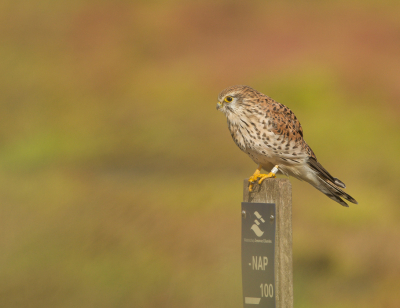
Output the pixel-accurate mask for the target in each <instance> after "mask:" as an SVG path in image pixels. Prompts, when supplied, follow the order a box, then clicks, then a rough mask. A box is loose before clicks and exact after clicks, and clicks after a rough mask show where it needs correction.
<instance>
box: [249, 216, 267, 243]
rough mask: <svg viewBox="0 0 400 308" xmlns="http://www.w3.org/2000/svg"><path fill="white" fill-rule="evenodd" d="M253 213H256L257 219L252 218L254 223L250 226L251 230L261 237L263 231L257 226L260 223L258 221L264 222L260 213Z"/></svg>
mask: <svg viewBox="0 0 400 308" xmlns="http://www.w3.org/2000/svg"><path fill="white" fill-rule="evenodd" d="M254 215H256V217H257V219H255V220H254V224H253V225H252V226H251V228H250V229H251V230H253V231H254V233H255V234H256V235H257V236H258V237H261V236H262V235H263V234H264V231H261V229H260V228H259V227H258V226H259V225H260V221H261V222H262V223H265V220H264V219H263V218H262V216H261V215H260V213H258V212H257V211H255V212H254Z"/></svg>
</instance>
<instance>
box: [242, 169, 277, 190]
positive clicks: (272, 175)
mask: <svg viewBox="0 0 400 308" xmlns="http://www.w3.org/2000/svg"><path fill="white" fill-rule="evenodd" d="M260 170H261V167H259V168H258V169H257V170H256V171H255V172H254V174H253V175H252V176H251V177H250V178H249V183H250V185H249V191H253V186H254V183H255V182H257V180H258V184H259V185H260V184H261V183H262V182H263V181H264V180H265V179H268V178H276V175H275V174H276V172H278V166H275V167H274V168H273V169H272V170H271V172H270V173H268V174H261V173H260Z"/></svg>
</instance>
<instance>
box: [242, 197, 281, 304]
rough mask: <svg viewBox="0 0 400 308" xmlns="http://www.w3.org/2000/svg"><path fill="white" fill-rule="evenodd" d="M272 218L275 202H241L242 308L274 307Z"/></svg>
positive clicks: (273, 219)
mask: <svg viewBox="0 0 400 308" xmlns="http://www.w3.org/2000/svg"><path fill="white" fill-rule="evenodd" d="M275 221H276V219H275V204H273V203H248V202H243V203H242V283H243V307H245V308H249V307H252V308H275V273H274V269H275V227H276V223H275Z"/></svg>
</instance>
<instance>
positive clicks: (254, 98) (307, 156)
mask: <svg viewBox="0 0 400 308" xmlns="http://www.w3.org/2000/svg"><path fill="white" fill-rule="evenodd" d="M217 109H219V110H220V111H222V112H223V113H224V114H225V116H226V118H227V122H228V128H229V131H230V133H231V136H232V139H233V141H234V142H235V143H236V145H237V146H238V147H239V148H240V149H241V150H242V151H243V152H245V153H246V154H248V155H249V156H250V158H251V159H252V160H253V161H254V162H255V163H256V164H258V165H259V168H258V169H257V170H256V172H255V173H254V175H253V176H252V177H251V178H250V180H249V182H250V190H251V189H252V186H253V183H254V179H257V178H261V180H260V181H259V183H261V181H262V180H263V179H264V178H267V177H271V176H275V174H274V173H272V174H271V173H270V174H269V175H262V174H259V173H260V172H259V171H260V170H261V168H262V169H264V170H271V169H272V168H273V167H274V166H276V167H277V168H278V169H279V171H281V172H282V173H283V174H285V175H288V176H293V177H295V178H297V179H300V180H304V181H306V182H308V183H310V184H311V185H313V186H314V187H315V188H317V189H318V190H320V191H321V192H323V193H324V194H325V195H327V196H328V197H329V198H331V199H332V200H334V201H336V202H338V203H340V204H341V205H343V206H348V205H347V203H346V202H344V201H343V200H342V198H343V199H345V200H348V201H350V202H352V203H357V201H356V200H355V199H353V198H352V197H351V196H350V195H348V194H346V193H345V192H344V191H343V190H342V189H341V188H345V187H346V186H345V185H344V183H343V182H341V181H340V180H338V179H337V178H334V177H333V176H331V175H330V173H329V172H328V171H326V169H325V168H324V167H322V165H321V164H320V163H319V162H318V161H317V157H316V156H315V154H314V152H313V151H312V149H311V148H310V147H309V145H308V144H307V143H306V142H305V140H304V139H303V129H302V127H301V124H300V122H299V120H298V119H297V118H296V116H295V115H294V113H293V112H292V111H291V110H290V109H289V108H288V107H286V106H285V105H282V104H280V103H278V102H275V101H274V100H273V99H271V98H270V97H268V96H266V95H264V94H262V93H260V92H258V91H256V90H254V89H253V88H251V87H248V86H232V87H229V88H227V89H225V90H223V91H222V92H221V93H220V94H219V96H218V104H217Z"/></svg>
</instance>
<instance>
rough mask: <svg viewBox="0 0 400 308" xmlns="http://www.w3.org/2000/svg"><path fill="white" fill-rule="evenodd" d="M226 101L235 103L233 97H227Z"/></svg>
mask: <svg viewBox="0 0 400 308" xmlns="http://www.w3.org/2000/svg"><path fill="white" fill-rule="evenodd" d="M224 101H225V102H227V103H230V102H231V101H233V98H232V97H231V96H227V97H225V99H224Z"/></svg>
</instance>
